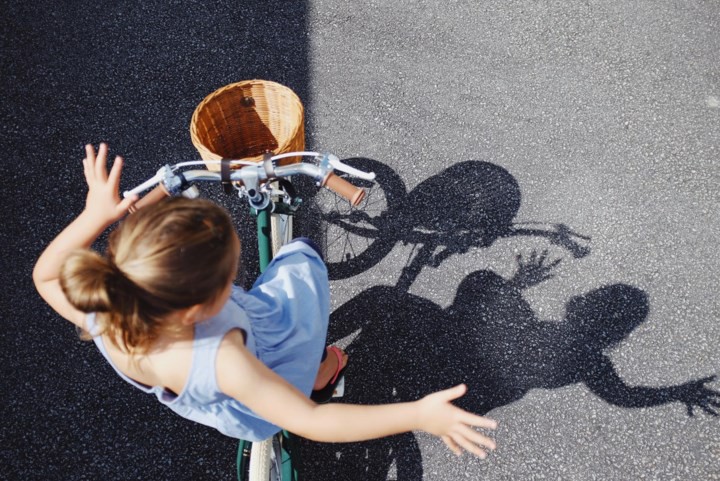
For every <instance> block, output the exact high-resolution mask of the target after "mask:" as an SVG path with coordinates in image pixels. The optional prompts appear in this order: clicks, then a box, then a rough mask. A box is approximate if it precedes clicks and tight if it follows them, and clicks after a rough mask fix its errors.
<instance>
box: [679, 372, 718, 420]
mask: <svg viewBox="0 0 720 481" xmlns="http://www.w3.org/2000/svg"><path fill="white" fill-rule="evenodd" d="M715 378H716V376H708V377H705V378H702V379H696V380H695V381H689V382H686V383H685V384H680V385H679V386H675V387H673V388H672V396H673V398H674V399H676V400H677V401H680V402H681V403H683V404H685V406H686V407H687V412H688V416H690V417H694V416H695V409H696V408H700V409H702V410H703V411H705V413H706V414H709V415H710V416H716V417H718V416H719V415H720V414H719V413H718V408H720V391H716V390H714V389H710V388H708V387H706V386H705V385H706V384H708V383H711V382H713V381H714V380H715Z"/></svg>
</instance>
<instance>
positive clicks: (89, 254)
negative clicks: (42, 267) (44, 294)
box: [60, 249, 117, 312]
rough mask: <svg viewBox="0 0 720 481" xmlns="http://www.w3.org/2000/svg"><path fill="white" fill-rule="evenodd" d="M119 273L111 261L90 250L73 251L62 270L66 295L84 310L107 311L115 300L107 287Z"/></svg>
mask: <svg viewBox="0 0 720 481" xmlns="http://www.w3.org/2000/svg"><path fill="white" fill-rule="evenodd" d="M115 275H117V271H116V269H113V266H112V264H111V263H110V261H109V260H108V259H107V258H105V257H103V256H101V255H100V254H98V253H97V252H94V251H91V250H89V249H84V250H77V251H75V252H72V253H71V254H70V255H69V256H68V258H67V259H66V260H65V263H64V264H63V265H62V268H61V269H60V287H61V288H62V290H63V292H64V293H65V297H67V300H68V301H70V304H72V305H73V307H75V308H76V309H78V310H80V311H82V312H108V311H110V310H111V309H112V307H113V306H112V300H111V299H110V295H109V293H108V286H109V285H110V284H112V283H113V282H114V279H113V277H114V276H115Z"/></svg>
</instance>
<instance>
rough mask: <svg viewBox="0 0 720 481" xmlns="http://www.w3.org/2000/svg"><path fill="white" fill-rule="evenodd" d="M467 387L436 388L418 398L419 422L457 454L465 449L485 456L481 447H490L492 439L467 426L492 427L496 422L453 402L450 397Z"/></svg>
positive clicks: (461, 393) (489, 448) (454, 397)
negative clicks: (463, 408)
mask: <svg viewBox="0 0 720 481" xmlns="http://www.w3.org/2000/svg"><path fill="white" fill-rule="evenodd" d="M466 391H467V387H466V386H465V385H464V384H459V385H457V386H455V387H453V388H450V389H446V390H444V391H439V392H436V393H434V394H430V395H429V396H425V397H424V398H422V399H421V400H420V401H418V403H419V407H420V426H421V429H422V430H423V431H427V432H429V433H431V434H434V435H436V436H440V438H441V439H442V440H443V441H444V442H445V444H446V445H447V447H448V448H450V450H452V451H453V452H454V453H455V454H457V455H458V456H459V455H461V454H462V449H465V450H467V451H469V452H471V453H473V454H475V455H476V456H479V457H480V458H483V459H485V458H486V457H487V453H486V451H485V450H494V449H495V441H493V440H492V439H490V438H489V437H487V436H484V435H482V434H480V433H479V432H477V431H475V430H474V429H473V428H472V427H471V426H476V427H480V428H485V429H496V428H497V422H496V421H493V420H492V419H490V418H486V417H483V416H477V415H475V414H472V413H469V412H467V411H463V410H462V409H460V408H459V407H457V406H454V405H453V404H452V403H451V401H453V400H455V399H458V398H459V397H461V396H462V395H464V394H465V392H466Z"/></svg>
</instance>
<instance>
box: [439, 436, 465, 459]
mask: <svg viewBox="0 0 720 481" xmlns="http://www.w3.org/2000/svg"><path fill="white" fill-rule="evenodd" d="M440 439H442V440H443V442H444V443H445V445H446V446H447V447H448V449H449V450H450V451H452V452H453V453H455V455H456V456H460V455H461V454H462V449H460V446H458V445H457V444H456V443H455V441H453V440H452V439H450V436H440Z"/></svg>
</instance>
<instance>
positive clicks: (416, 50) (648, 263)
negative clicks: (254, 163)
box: [0, 0, 720, 481]
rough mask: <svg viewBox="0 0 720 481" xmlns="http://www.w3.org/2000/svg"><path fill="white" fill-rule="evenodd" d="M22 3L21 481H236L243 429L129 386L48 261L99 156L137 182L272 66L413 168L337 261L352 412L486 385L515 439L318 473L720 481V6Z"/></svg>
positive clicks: (316, 447) (489, 405) (13, 291)
mask: <svg viewBox="0 0 720 481" xmlns="http://www.w3.org/2000/svg"><path fill="white" fill-rule="evenodd" d="M2 12H3V14H2V15H0V42H1V43H0V45H1V52H2V54H1V55H0V82H1V85H2V99H3V100H2V102H1V103H0V123H1V125H2V128H1V129H0V142H1V144H0V145H1V146H2V154H1V155H2V156H3V159H2V162H0V175H1V176H2V179H3V181H4V185H3V187H2V201H3V202H2V203H3V205H4V206H5V210H6V212H7V213H9V214H10V215H9V216H8V218H6V220H5V222H4V228H3V229H2V230H0V241H1V244H0V245H2V247H3V256H2V269H0V275H1V276H2V281H3V282H2V284H3V289H2V290H1V291H0V292H1V296H2V297H1V299H2V310H1V311H0V312H2V314H1V316H2V323H3V325H4V326H5V327H4V328H3V329H2V330H1V331H0V341H1V342H2V346H1V347H2V348H1V349H0V353H1V354H0V356H2V359H1V361H0V379H1V381H0V382H1V383H2V386H1V387H0V391H1V392H2V394H3V402H2V403H1V404H0V417H1V419H2V420H3V428H2V451H1V453H2V454H0V478H2V479H8V480H15V479H23V480H26V479H28V480H29V479H43V480H51V479H62V480H65V479H72V480H80V479H93V480H95V479H104V480H111V479H123V480H125V479H188V480H200V479H233V477H234V456H235V447H236V443H235V442H234V441H233V440H231V439H228V438H226V437H224V436H222V435H220V434H218V433H215V432H213V431H211V430H210V429H206V428H204V427H202V426H197V425H194V424H192V423H190V422H188V421H185V420H183V419H181V418H178V417H177V416H174V415H173V414H172V413H170V412H169V411H168V410H166V409H164V408H162V407H161V406H160V405H158V404H157V403H156V402H155V401H154V400H153V399H151V398H150V397H149V396H146V395H144V394H142V393H141V392H139V391H136V390H133V389H132V388H130V387H129V386H127V385H126V384H125V383H123V381H121V380H120V379H119V378H117V376H115V375H114V373H113V372H112V370H111V368H110V367H109V366H107V365H106V364H105V363H104V361H103V360H102V359H101V358H100V356H99V355H98V353H97V352H95V350H94V348H93V347H92V346H91V345H88V344H87V343H85V342H83V341H81V340H79V339H78V337H77V335H76V334H75V332H74V330H73V329H72V328H71V327H70V326H69V325H68V324H67V323H65V322H63V321H61V320H60V319H58V317H57V316H56V315H54V314H53V313H52V312H51V311H50V309H49V308H47V307H46V306H45V305H44V304H43V303H42V302H41V300H40V299H39V298H38V296H37V295H36V294H35V292H34V289H33V287H32V282H31V278H30V273H31V270H32V266H33V263H34V261H35V259H36V258H37V256H38V255H39V253H40V252H41V250H42V248H43V247H44V246H45V245H47V243H48V242H49V241H50V240H51V239H52V237H53V236H54V235H55V234H56V233H57V232H58V231H59V230H60V229H61V228H62V227H63V226H64V225H66V224H67V223H68V222H69V221H70V220H71V219H72V218H73V216H75V215H77V213H78V212H79V211H80V210H81V209H82V206H83V202H84V188H83V179H82V172H81V169H80V163H79V161H80V159H81V158H82V150H81V149H82V145H83V144H84V143H86V142H95V143H97V142H100V141H103V140H106V141H108V142H109V143H110V146H111V149H112V152H114V153H121V154H123V155H124V156H125V158H126V161H127V168H126V175H125V179H124V185H134V184H137V183H138V182H140V181H141V180H143V179H144V178H147V177H148V176H150V175H151V174H152V173H153V172H154V171H155V169H156V168H157V167H158V165H159V164H161V163H165V162H171V161H174V160H186V159H191V158H195V157H196V156H197V155H196V153H195V152H194V149H193V147H192V145H191V143H190V140H189V135H188V124H189V120H190V116H191V115H192V112H193V110H194V108H195V105H197V103H198V102H199V101H200V100H201V99H202V98H203V97H204V96H205V95H207V94H208V93H210V92H212V91H213V90H215V89H216V88H219V87H220V86H223V85H225V84H228V83H231V82H235V81H239V80H243V79H249V78H265V79H270V80H275V81H278V82H281V83H283V84H286V85H288V86H290V87H291V88H293V89H294V90H295V91H296V92H297V93H298V94H299V95H300V97H301V98H302V100H303V103H304V105H305V107H306V111H307V112H306V113H307V119H306V129H307V144H308V147H310V148H317V149H324V150H330V151H333V152H335V153H336V154H338V155H340V156H341V157H344V158H360V160H359V161H358V162H360V163H363V162H364V163H365V165H375V166H378V165H379V164H381V165H385V166H386V167H385V168H382V167H378V171H379V172H381V173H382V175H381V176H380V180H382V182H381V187H383V188H384V189H385V193H384V199H386V200H387V204H388V206H389V208H388V210H387V212H386V214H384V215H383V216H381V217H378V218H376V219H375V224H374V226H375V228H377V230H376V231H375V233H374V234H375V235H377V236H378V237H379V239H378V240H375V242H374V243H373V244H372V246H371V247H370V248H369V249H368V251H366V254H365V256H364V257H362V256H361V257H362V258H363V262H362V263H359V264H357V265H354V266H351V268H350V269H349V270H345V271H338V269H342V266H334V267H333V269H334V271H333V272H336V273H337V272H341V274H338V275H335V277H336V279H335V280H333V281H332V292H333V310H334V313H333V317H332V320H331V321H332V329H331V333H330V336H331V338H332V339H331V340H334V341H338V342H339V343H340V344H341V345H343V346H346V347H347V349H348V351H349V353H350V355H351V365H350V367H349V368H348V372H347V395H346V397H345V400H346V401H347V402H362V403H376V402H394V401H404V400H411V399H416V398H417V397H419V396H422V395H424V394H426V393H429V392H431V391H433V390H436V389H440V388H444V387H448V386H450V385H452V384H453V383H457V382H466V383H467V384H468V386H469V388H470V389H469V392H468V394H467V395H466V396H465V397H464V398H463V399H462V400H461V401H460V402H459V403H460V404H461V405H463V406H464V407H466V408H468V409H472V410H474V411H477V412H480V413H482V414H487V415H489V416H491V417H493V418H494V419H497V420H498V421H499V423H500V428H499V429H498V431H497V432H496V433H495V438H496V440H497V443H498V449H497V451H496V452H495V453H493V454H492V455H491V456H490V457H489V458H488V459H487V460H485V461H481V460H478V459H473V458H471V457H470V456H468V455H465V456H463V457H462V458H459V459H457V458H455V457H454V456H453V455H451V454H450V452H449V451H448V450H446V449H445V448H444V447H443V445H442V443H441V442H440V441H439V440H437V439H434V438H432V437H431V436H429V435H427V434H424V433H414V434H405V435H400V436H395V437H392V438H388V439H385V440H380V441H372V442H366V443H356V444H347V445H344V444H337V445H322V444H317V443H312V442H309V441H308V442H303V443H302V455H303V461H302V466H301V467H302V470H303V473H304V474H305V479H310V480H320V481H322V480H325V479H327V480H330V479H333V480H336V479H343V480H380V479H382V480H384V479H397V480H415V479H427V480H456V479H482V480H536V479H554V480H582V481H584V480H595V479H602V480H628V479H649V480H691V479H692V480H718V479H720V435H719V434H720V419H719V418H718V417H717V413H718V401H720V397H719V395H718V391H719V390H720V382H718V380H717V379H716V378H715V376H716V375H717V374H718V373H719V372H720V359H719V356H718V339H720V324H719V323H718V318H719V317H720V301H719V300H718V296H717V295H716V292H717V289H718V284H719V282H718V280H719V279H718V272H719V271H720V256H718V255H717V254H716V248H715V244H716V238H717V235H718V234H719V233H720V214H718V208H717V207H718V203H719V201H720V191H719V189H718V187H717V185H718V181H719V180H720V169H719V167H718V157H719V155H720V133H719V127H720V4H718V2H717V1H712V0H688V1H683V2H680V1H675V0H656V1H652V2H650V1H643V0H641V1H635V2H627V1H620V0H608V1H603V2H599V1H594V0H586V1H574V2H573V1H567V0H562V1H561V0H555V1H553V0H544V1H531V0H517V1H503V2H500V1H486V2H469V1H452V0H447V1H444V2H429V1H419V2H401V1H398V0H386V1H382V2H380V1H370V2H369V1H356V2H341V1H337V0H314V1H313V2H307V3H306V2H284V1H279V0H278V1H268V2H222V1H209V2H194V1H186V2H177V1H175V2H157V1H154V0H150V1H145V2H107V1H103V0H100V1H96V2H48V1H42V0H41V1H37V2H14V1H10V2H8V1H3V2H2ZM210 195H211V197H213V198H218V199H220V198H221V197H220V196H214V194H210ZM309 204H310V205H312V204H313V203H312V202H310V203H309ZM231 207H237V209H238V212H242V208H241V207H240V205H239V204H237V203H235V204H233V206H231ZM237 217H238V222H239V223H240V224H241V225H242V226H243V228H242V229H241V230H242V231H243V234H244V235H246V236H251V235H252V230H251V228H250V227H249V225H250V221H249V220H248V219H247V218H246V217H245V216H244V214H241V213H238V214H237ZM298 220H299V222H298V223H299V225H300V227H299V230H300V232H301V233H302V232H303V231H306V232H304V233H310V234H311V235H314V236H316V237H317V238H318V239H317V240H319V241H321V242H325V243H326V247H327V249H328V250H329V255H330V254H332V252H330V251H332V250H333V249H336V248H337V245H335V244H332V239H325V238H323V236H322V235H321V234H322V232H324V231H325V229H326V228H325V227H324V226H323V225H322V223H320V224H318V223H317V222H315V221H316V220H317V217H316V216H315V212H314V210H313V209H312V208H310V209H308V211H307V213H306V214H305V216H304V217H303V216H301V217H300V218H299V219H298ZM314 222H315V223H314ZM99 244H100V245H101V244H102V240H101V241H100V243H99ZM248 244H251V242H249V243H248ZM545 251H547V252H546V253H545V254H544V252H545ZM518 256H519V257H518ZM252 258H253V249H252V246H251V245H250V246H249V247H248V250H247V253H246V254H245V260H246V263H247V264H248V268H247V276H246V279H245V282H246V283H247V282H250V281H251V280H252V277H253V275H254V274H253V272H254V270H255V266H254V263H253V261H252ZM557 260H560V262H556V261H557Z"/></svg>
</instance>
